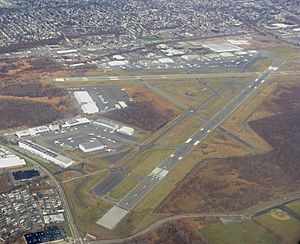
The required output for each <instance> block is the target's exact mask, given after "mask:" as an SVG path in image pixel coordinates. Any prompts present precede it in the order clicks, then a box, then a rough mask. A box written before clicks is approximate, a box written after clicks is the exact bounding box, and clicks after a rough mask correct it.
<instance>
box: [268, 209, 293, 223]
mask: <svg viewBox="0 0 300 244" xmlns="http://www.w3.org/2000/svg"><path fill="white" fill-rule="evenodd" d="M271 216H272V217H273V218H275V219H279V220H282V221H287V220H289V219H290V217H289V216H288V215H287V214H286V213H284V212H282V211H281V210H279V209H275V210H273V211H272V212H271Z"/></svg>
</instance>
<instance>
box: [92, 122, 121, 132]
mask: <svg viewBox="0 0 300 244" xmlns="http://www.w3.org/2000/svg"><path fill="white" fill-rule="evenodd" d="M94 124H96V125H101V126H103V127H106V128H108V129H111V130H113V131H115V130H117V129H118V128H119V125H118V124H117V123H115V122H113V121H111V120H106V119H97V120H96V121H95V122H94Z"/></svg>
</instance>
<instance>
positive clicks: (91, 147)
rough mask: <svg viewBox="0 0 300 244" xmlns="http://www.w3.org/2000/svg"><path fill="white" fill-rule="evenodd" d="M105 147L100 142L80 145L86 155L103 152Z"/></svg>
mask: <svg viewBox="0 0 300 244" xmlns="http://www.w3.org/2000/svg"><path fill="white" fill-rule="evenodd" d="M104 147H105V146H104V145H103V144H102V143H101V142H99V141H93V142H85V143H81V144H79V148H80V149H81V150H82V151H83V152H85V153H88V152H94V151H98V150H102V149H103V148H104Z"/></svg>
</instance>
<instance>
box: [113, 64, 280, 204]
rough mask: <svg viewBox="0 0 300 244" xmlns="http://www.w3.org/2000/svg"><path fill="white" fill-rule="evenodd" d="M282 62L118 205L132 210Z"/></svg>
mask: <svg viewBox="0 0 300 244" xmlns="http://www.w3.org/2000/svg"><path fill="white" fill-rule="evenodd" d="M282 63H283V61H282V60H276V61H275V62H274V63H273V64H272V65H271V66H270V67H268V68H267V69H266V70H265V71H264V72H262V73H261V74H259V75H258V76H257V78H256V79H255V80H254V81H252V82H250V83H249V84H248V85H247V87H246V88H244V89H243V90H242V91H241V92H240V93H239V94H238V95H237V96H236V97H235V98H233V99H232V100H231V101H230V102H229V103H228V104H227V105H226V106H225V107H223V108H222V109H221V110H220V111H219V112H218V113H216V114H215V115H214V116H213V117H212V118H210V119H209V120H208V121H207V122H206V123H205V124H204V125H203V127H202V128H200V129H199V130H198V131H197V132H196V133H195V134H194V135H192V136H191V137H190V138H188V139H187V140H186V141H185V143H183V144H181V145H180V146H179V147H178V148H177V149H176V150H175V151H174V152H173V153H172V154H171V155H170V156H169V157H168V158H166V159H165V160H164V161H163V162H162V163H161V164H160V166H159V167H157V168H156V169H154V170H153V171H152V173H151V174H150V175H149V176H147V177H146V178H145V179H144V180H143V181H141V182H140V183H139V185H138V186H136V188H134V189H133V190H132V191H131V192H129V194H128V195H126V196H125V197H124V198H123V199H122V200H121V201H120V202H119V203H118V204H117V205H118V206H119V207H121V208H124V209H127V210H130V209H132V208H133V207H134V206H135V205H136V204H137V203H138V202H139V201H140V200H141V199H142V198H143V197H144V196H145V195H146V194H147V193H148V192H149V191H150V190H151V189H152V188H153V187H154V186H155V185H156V184H158V183H159V182H160V180H161V179H163V178H164V177H165V176H166V175H167V174H168V173H169V171H170V170H171V169H172V168H173V167H174V166H175V165H176V164H178V163H179V162H180V161H181V160H182V159H183V158H184V157H185V156H186V155H187V154H188V153H189V152H190V151H192V150H193V149H194V148H195V147H196V146H197V145H198V144H199V143H200V142H201V141H202V140H203V139H205V138H206V137H207V136H208V135H209V134H210V133H211V132H212V131H213V130H214V129H215V128H217V127H218V126H219V125H220V124H221V123H222V122H223V121H224V120H225V119H226V118H227V117H228V116H229V115H230V114H231V113H233V112H234V111H235V110H236V109H237V108H238V107H239V106H240V105H241V104H242V103H243V102H244V101H246V100H247V99H248V98H249V97H250V96H251V95H252V94H253V93H254V92H255V91H256V90H257V89H258V88H259V87H260V86H261V85H262V84H263V83H264V82H265V81H266V80H267V79H268V78H269V77H270V75H271V74H273V73H274V72H276V71H277V70H278V68H279V67H280V65H281V64H282Z"/></svg>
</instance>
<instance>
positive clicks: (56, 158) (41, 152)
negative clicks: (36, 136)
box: [19, 140, 74, 168]
mask: <svg viewBox="0 0 300 244" xmlns="http://www.w3.org/2000/svg"><path fill="white" fill-rule="evenodd" d="M19 147H20V148H23V149H25V150H27V151H29V152H31V153H33V154H36V155H38V156H40V157H42V158H44V159H46V160H48V161H50V162H52V163H54V164H56V165H58V166H60V167H62V168H67V167H69V166H71V165H72V164H73V163H74V161H73V160H72V159H69V158H66V157H64V156H62V155H59V154H57V153H56V152H53V151H51V150H49V149H47V148H45V147H42V146H40V145H38V144H35V143H33V142H32V141H29V140H26V141H20V142H19Z"/></svg>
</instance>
